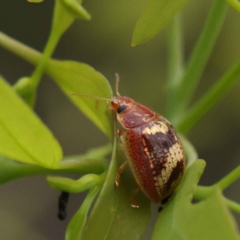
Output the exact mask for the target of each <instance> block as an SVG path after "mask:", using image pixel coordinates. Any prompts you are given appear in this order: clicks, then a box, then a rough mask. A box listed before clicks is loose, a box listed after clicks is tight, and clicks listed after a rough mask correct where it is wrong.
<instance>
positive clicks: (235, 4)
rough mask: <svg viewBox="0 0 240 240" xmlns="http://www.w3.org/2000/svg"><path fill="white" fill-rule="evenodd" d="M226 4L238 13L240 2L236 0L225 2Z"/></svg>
mask: <svg viewBox="0 0 240 240" xmlns="http://www.w3.org/2000/svg"><path fill="white" fill-rule="evenodd" d="M227 2H228V3H229V4H230V5H231V6H232V7H233V8H235V9H236V10H237V11H238V12H240V2H239V1H238V0H227Z"/></svg>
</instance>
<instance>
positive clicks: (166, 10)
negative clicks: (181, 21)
mask: <svg viewBox="0 0 240 240" xmlns="http://www.w3.org/2000/svg"><path fill="white" fill-rule="evenodd" d="M186 2H187V0H149V1H148V3H147V6H146V8H145V9H144V11H143V13H142V15H141V16H140V18H139V20H138V22H137V24H136V26H135V29H134V32H133V38H132V46H136V45H138V44H140V43H143V42H146V41H148V40H149V39H151V38H153V37H154V36H155V35H156V34H157V33H158V32H159V31H160V30H161V29H162V28H163V27H164V26H165V25H166V24H167V23H168V22H169V21H170V20H171V19H172V18H173V16H174V15H175V14H176V13H177V12H178V11H179V10H180V9H181V8H182V7H183V6H184V5H185V4H186Z"/></svg>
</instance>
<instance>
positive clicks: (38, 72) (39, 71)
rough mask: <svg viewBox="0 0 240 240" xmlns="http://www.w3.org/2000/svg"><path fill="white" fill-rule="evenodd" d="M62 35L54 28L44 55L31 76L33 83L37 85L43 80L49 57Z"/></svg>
mask: <svg viewBox="0 0 240 240" xmlns="http://www.w3.org/2000/svg"><path fill="white" fill-rule="evenodd" d="M60 37H61V34H59V32H58V31H54V30H52V31H51V33H50V36H49V39H48V41H47V45H46V47H45V49H44V51H43V55H42V57H41V59H40V62H39V63H38V65H37V68H36V69H35V71H34V72H33V74H32V76H31V80H32V81H33V84H34V85H35V86H37V85H38V84H39V82H40V80H41V77H42V75H43V73H44V70H45V67H46V65H47V61H48V59H49V58H50V57H51V56H52V54H53V51H54V49H55V48H56V46H57V43H58V42H59V39H60Z"/></svg>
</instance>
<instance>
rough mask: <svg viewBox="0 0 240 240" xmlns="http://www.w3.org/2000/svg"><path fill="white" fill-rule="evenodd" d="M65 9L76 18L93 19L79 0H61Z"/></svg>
mask: <svg viewBox="0 0 240 240" xmlns="http://www.w3.org/2000/svg"><path fill="white" fill-rule="evenodd" d="M59 1H60V3H61V4H62V6H63V7H64V9H65V10H66V11H67V12H68V13H69V14H70V15H71V16H73V17H74V18H80V19H81V18H83V19H86V20H90V19H91V15H90V14H89V13H88V12H87V11H86V10H85V9H84V8H83V7H82V5H81V4H79V1H77V0H59Z"/></svg>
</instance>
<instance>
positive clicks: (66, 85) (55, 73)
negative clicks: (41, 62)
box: [46, 60, 113, 137]
mask: <svg viewBox="0 0 240 240" xmlns="http://www.w3.org/2000/svg"><path fill="white" fill-rule="evenodd" d="M46 71H47V73H48V74H49V75H50V76H51V77H52V78H53V79H54V80H55V81H56V83H57V84H58V85H59V86H60V87H61V89H62V90H63V91H64V92H65V93H66V96H67V97H68V98H70V100H71V101H72V102H73V103H75V104H76V106H77V107H78V108H79V109H81V111H82V112H83V113H85V115H86V116H88V117H89V118H90V119H91V120H92V121H93V122H94V123H95V124H96V125H97V126H98V127H99V128H100V129H101V130H102V131H103V132H104V133H105V134H106V135H107V136H108V137H111V136H112V133H113V131H112V118H111V115H110V114H109V111H111V110H109V107H108V104H107V103H106V102H105V101H102V100H99V99H92V98H86V97H79V96H72V95H70V93H77V94H86V95H89V96H98V97H104V98H111V97H112V90H111V87H110V85H109V83H108V81H107V80H106V78H105V77H104V76H103V75H102V74H100V73H99V72H97V71H96V70H94V69H93V68H92V67H90V66H88V65H87V64H83V63H79V62H74V61H57V60H51V61H49V63H48V65H47V68H46Z"/></svg>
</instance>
